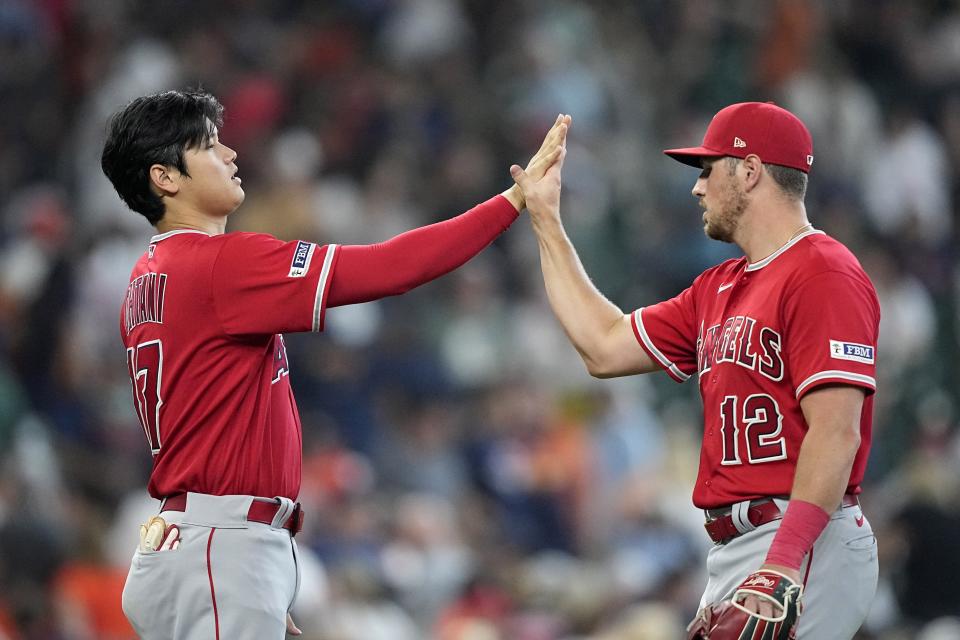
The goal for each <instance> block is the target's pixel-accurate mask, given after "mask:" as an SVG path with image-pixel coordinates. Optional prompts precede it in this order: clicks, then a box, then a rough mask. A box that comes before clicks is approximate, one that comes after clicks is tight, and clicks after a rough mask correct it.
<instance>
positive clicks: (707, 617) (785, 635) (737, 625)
mask: <svg viewBox="0 0 960 640" xmlns="http://www.w3.org/2000/svg"><path fill="white" fill-rule="evenodd" d="M802 593H803V585H800V584H797V583H796V582H794V581H793V580H791V579H790V578H788V577H787V576H785V575H783V574H781V573H778V572H776V571H769V570H761V571H756V572H754V573H751V574H750V575H749V576H747V579H746V580H744V581H743V582H742V583H741V584H740V586H739V587H737V589H736V591H734V592H733V597H732V598H731V599H730V600H725V601H723V602H719V603H714V604H711V605H709V606H707V607H704V608H703V609H701V610H700V611H699V612H698V613H697V617H696V618H694V619H693V620H692V621H691V622H690V624H689V625H688V626H687V640H793V638H794V637H795V636H796V627H797V620H798V619H799V618H800V611H801V609H802V606H801V604H800V598H801V595H802ZM750 595H753V596H756V597H757V598H759V599H761V600H767V601H768V602H771V603H773V605H774V615H773V616H764V615H761V614H759V613H754V612H752V611H750V610H748V609H746V608H745V607H744V606H743V604H742V603H743V600H745V599H746V597H747V596H750Z"/></svg>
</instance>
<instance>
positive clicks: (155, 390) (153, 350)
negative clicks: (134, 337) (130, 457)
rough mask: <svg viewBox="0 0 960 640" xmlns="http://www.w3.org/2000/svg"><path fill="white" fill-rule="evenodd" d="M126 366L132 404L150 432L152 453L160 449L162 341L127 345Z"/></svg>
mask: <svg viewBox="0 0 960 640" xmlns="http://www.w3.org/2000/svg"><path fill="white" fill-rule="evenodd" d="M127 369H128V371H129V373H130V382H131V383H132V384H133V406H134V407H135V408H136V410H137V417H139V418H140V425H141V426H142V427H143V432H144V433H145V434H146V435H147V442H148V443H150V451H151V452H152V453H153V455H157V454H158V453H159V452H160V407H162V406H163V397H162V396H161V394H160V386H161V385H160V381H161V378H162V377H163V344H162V343H161V342H160V341H159V340H151V341H149V342H141V343H140V344H138V345H137V348H136V349H133V348H130V349H127Z"/></svg>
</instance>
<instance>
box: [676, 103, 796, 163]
mask: <svg viewBox="0 0 960 640" xmlns="http://www.w3.org/2000/svg"><path fill="white" fill-rule="evenodd" d="M664 153H665V154H667V155H668V156H670V157H671V158H673V159H674V160H678V161H680V162H682V163H684V164H688V165H690V166H691V167H697V168H698V169H699V168H700V158H719V157H722V156H733V157H734V158H746V157H747V156H748V155H750V154H751V153H754V154H756V155H757V156H759V157H760V160H762V161H763V162H765V163H767V164H778V165H782V166H784V167H791V168H793V169H799V170H800V171H803V172H804V173H809V172H810V166H811V165H812V164H813V138H811V137H810V132H809V131H808V130H807V127H806V126H805V125H804V124H803V123H802V122H801V121H800V118H798V117H797V116H795V115H793V114H792V113H790V112H789V111H787V110H786V109H784V108H783V107H778V106H777V105H775V104H773V103H772V102H738V103H737V104H732V105H730V106H729V107H725V108H723V109H721V110H720V111H719V112H717V115H715V116H713V120H711V121H710V126H708V127H707V133H706V134H705V135H704V136H703V144H702V145H700V146H699V147H691V148H689V149H666V150H665V151H664Z"/></svg>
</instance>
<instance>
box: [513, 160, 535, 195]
mask: <svg viewBox="0 0 960 640" xmlns="http://www.w3.org/2000/svg"><path fill="white" fill-rule="evenodd" d="M510 176H511V177H512V178H513V181H514V182H516V183H517V186H518V187H520V189H521V190H523V188H524V187H525V186H529V185H530V176H528V175H527V173H526V171H524V170H523V169H521V168H520V165H518V164H514V165H511V166H510Z"/></svg>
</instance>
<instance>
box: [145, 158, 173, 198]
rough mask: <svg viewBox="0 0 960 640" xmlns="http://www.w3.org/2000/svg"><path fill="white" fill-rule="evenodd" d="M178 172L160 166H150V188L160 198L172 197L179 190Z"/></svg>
mask: <svg viewBox="0 0 960 640" xmlns="http://www.w3.org/2000/svg"><path fill="white" fill-rule="evenodd" d="M179 175H180V172H179V171H176V170H175V169H171V168H170V167H165V166H163V165H162V164H153V165H150V172H149V176H150V187H151V188H152V189H153V190H154V191H155V192H157V194H158V195H160V196H172V195H174V194H176V193H177V191H179V190H180V182H179V181H178V180H177V178H178V177H179Z"/></svg>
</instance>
